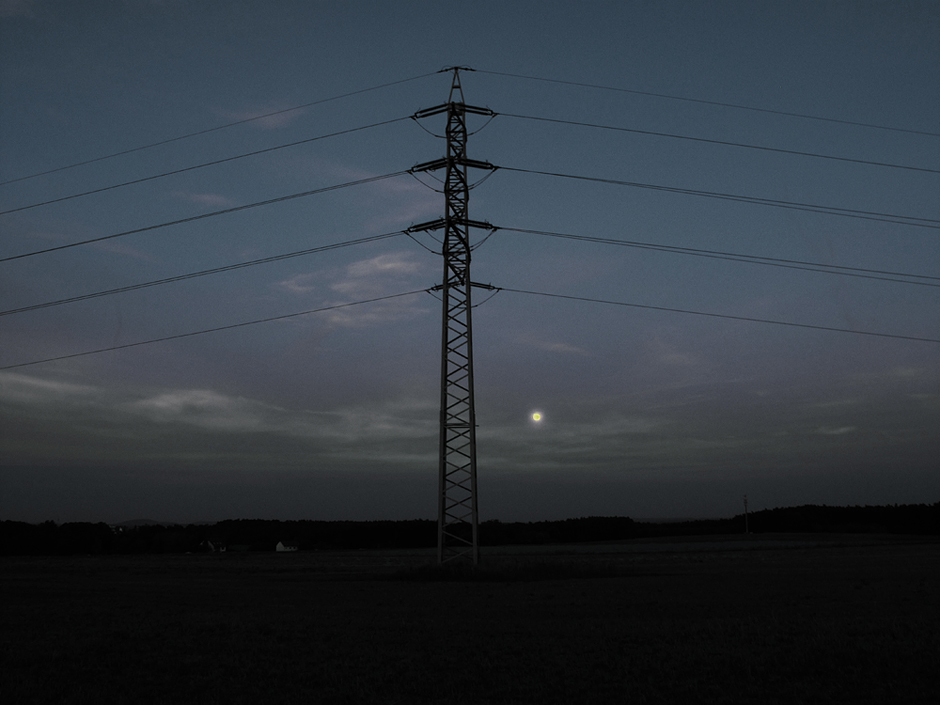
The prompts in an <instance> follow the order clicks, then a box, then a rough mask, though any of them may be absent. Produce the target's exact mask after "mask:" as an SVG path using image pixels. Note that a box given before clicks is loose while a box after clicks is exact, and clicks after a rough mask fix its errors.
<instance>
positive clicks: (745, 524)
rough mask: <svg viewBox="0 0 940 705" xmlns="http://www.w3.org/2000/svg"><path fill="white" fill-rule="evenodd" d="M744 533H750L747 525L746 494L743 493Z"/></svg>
mask: <svg viewBox="0 0 940 705" xmlns="http://www.w3.org/2000/svg"><path fill="white" fill-rule="evenodd" d="M744 533H745V534H749V533H751V532H750V530H749V529H748V526H747V495H744Z"/></svg>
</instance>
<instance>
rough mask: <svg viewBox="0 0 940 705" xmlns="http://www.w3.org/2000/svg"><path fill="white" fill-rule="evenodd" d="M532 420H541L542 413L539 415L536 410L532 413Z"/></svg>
mask: <svg viewBox="0 0 940 705" xmlns="http://www.w3.org/2000/svg"><path fill="white" fill-rule="evenodd" d="M532 420H533V421H541V420H542V415H541V414H540V413H539V412H537V411H536V412H535V413H534V414H532Z"/></svg>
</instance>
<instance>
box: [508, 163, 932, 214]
mask: <svg viewBox="0 0 940 705" xmlns="http://www.w3.org/2000/svg"><path fill="white" fill-rule="evenodd" d="M497 168H498V169H500V170H503V171H518V172H520V173H523V174H539V175H541V176H556V177H559V178H563V179H577V180H579V181H595V182H598V183H603V184H612V185H614V186H630V187H632V188H643V189H651V190H653V191H666V192H668V193H681V194H685V195H688V196H702V197H704V198H717V199H720V200H724V201H739V202H741V203H752V204H755V205H759V206H772V207H774V208H787V209H790V210H798V211H809V212H810V213H824V214H826V215H838V216H842V217H845V218H861V219H863V220H876V221H879V222H884V223H895V224H897V225H913V226H915V227H919V228H935V229H940V220H937V219H934V218H918V217H915V216H911V215H897V214H893V213H878V212H875V211H863V210H858V209H854V208H838V207H836V206H821V205H817V204H812V203H800V202H798V201H779V200H775V199H772V198H761V197H759V196H741V195H738V194H732V193H720V192H716V191H699V190H696V189H685V188H678V187H675V186H660V185H657V184H646V183H642V182H638V181H622V180H620V179H605V178H601V177H597V176H582V175H580V174H564V173H561V172H556V171H541V170H538V169H521V168H518V167H512V166H499V167H497Z"/></svg>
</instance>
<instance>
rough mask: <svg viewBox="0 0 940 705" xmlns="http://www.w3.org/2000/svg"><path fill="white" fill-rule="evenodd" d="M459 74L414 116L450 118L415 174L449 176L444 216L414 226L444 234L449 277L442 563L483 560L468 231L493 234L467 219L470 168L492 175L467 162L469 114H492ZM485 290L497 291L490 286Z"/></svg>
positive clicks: (444, 287) (444, 288)
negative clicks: (473, 98) (442, 142)
mask: <svg viewBox="0 0 940 705" xmlns="http://www.w3.org/2000/svg"><path fill="white" fill-rule="evenodd" d="M450 70H452V71H453V72H454V78H453V82H452V84H451V89H450V96H449V98H448V101H447V103H446V104H444V105H439V106H436V107H434V108H428V109H426V110H421V111H419V112H417V113H415V118H417V119H420V118H425V117H430V116H432V115H439V114H441V113H446V114H447V131H446V139H447V154H446V156H445V157H444V158H443V159H438V160H435V161H432V162H426V163H424V164H418V165H416V166H415V167H413V168H412V171H413V172H421V171H436V170H439V169H444V170H445V176H444V200H445V215H444V217H443V218H441V219H438V220H435V221H431V222H429V223H422V224H420V225H415V226H412V227H411V228H409V230H410V231H412V232H418V231H430V230H443V231H444V239H443V255H444V277H443V283H442V284H440V285H439V286H437V287H435V289H436V290H439V291H440V292H441V295H442V296H441V298H442V300H443V316H442V318H443V320H442V335H441V412H440V463H439V482H438V543H437V558H438V563H440V564H443V563H446V562H448V561H454V560H470V561H472V563H473V564H474V565H476V564H477V563H478V562H479V560H480V549H479V543H478V537H477V533H478V514H477V455H476V411H475V407H474V401H473V337H472V326H471V315H470V313H471V302H470V301H471V300H470V290H471V288H472V287H473V286H481V285H478V284H473V283H472V282H471V281H470V251H471V246H470V230H471V228H483V229H489V230H492V229H493V228H492V226H491V225H490V224H489V223H484V222H477V221H472V220H470V219H469V218H468V217H467V212H468V211H467V205H468V201H469V199H470V185H469V183H468V181H467V169H468V168H473V169H486V170H493V169H494V168H495V167H493V165H492V164H490V163H488V162H481V161H475V160H471V159H468V158H467V119H466V118H467V115H468V114H475V115H493V112H492V111H491V110H489V109H488V108H477V107H473V106H470V105H466V104H465V103H464V102H463V89H462V88H461V86H460V69H459V68H453V69H450ZM485 288H492V287H489V286H486V287H485Z"/></svg>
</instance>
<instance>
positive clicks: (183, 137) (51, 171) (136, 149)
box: [0, 71, 440, 186]
mask: <svg viewBox="0 0 940 705" xmlns="http://www.w3.org/2000/svg"><path fill="white" fill-rule="evenodd" d="M438 73H440V72H439V71H432V72H431V73H425V74H421V75H420V76H412V77H411V78H403V79H401V80H400V81H391V82H390V83H382V84H380V85H378V86H372V87H371V88H362V89H360V90H358V91H352V92H350V93H343V94H342V95H336V96H333V97H332V98H322V99H320V100H315V101H313V102H312V103H304V104H303V105H295V106H294V107H292V108H284V109H283V110H275V111H273V112H270V113H265V114H264V115H256V116H255V117H251V118H246V119H244V120H236V121H235V122H229V123H226V124H225V125H219V126H217V127H210V128H208V129H206V130H199V131H198V132H190V133H189V134H187V135H180V136H178V137H171V138H169V139H165V140H161V141H159V142H152V143H150V144H145V145H143V146H141V147H133V148H131V149H125V150H123V151H121V152H115V153H113V154H107V155H105V156H102V157H95V158H94V159H86V160H85V161H81V162H76V163H75V164H69V165H67V166H60V167H56V168H55V169H49V170H47V171H41V172H38V173H36V174H29V175H27V176H18V177H17V178H15V179H9V180H7V181H0V186H6V185H7V184H12V183H16V182H17V181H25V180H26V179H34V178H36V177H38V176H46V175H47V174H54V173H56V172H59V171H65V170H66V169H74V168H75V167H79V166H85V165H86V164H94V163H95V162H100V161H104V160H105V159H112V158H114V157H120V156H123V155H125V154H131V153H133V152H140V151H143V150H145V149H152V148H153V147H159V146H160V145H164V144H169V143H171V142H179V141H180V140H186V139H189V138H190V137H198V136H199V135H205V134H208V133H210V132H216V131H218V130H225V129H227V128H229V127H235V126H236V125H244V124H245V123H249V122H254V121H255V120H263V119H265V118H269V117H273V116H275V115H283V114H284V113H289V112H293V111H294V110H303V109H304V108H309V107H312V106H314V105H320V104H321V103H329V102H331V101H334V100H340V99H342V98H349V97H351V96H354V95H360V94H362V93H368V92H370V91H376V90H379V89H380V88H388V87H389V86H397V85H399V84H402V83H408V82H409V81H417V80H419V79H422V78H427V77H428V76H435V75H437V74H438Z"/></svg>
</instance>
